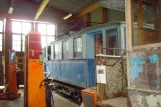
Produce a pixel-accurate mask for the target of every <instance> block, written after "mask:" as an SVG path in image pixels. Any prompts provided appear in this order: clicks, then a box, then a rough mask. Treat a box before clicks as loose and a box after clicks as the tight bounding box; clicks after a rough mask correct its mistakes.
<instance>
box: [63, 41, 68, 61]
mask: <svg viewBox="0 0 161 107" xmlns="http://www.w3.org/2000/svg"><path fill="white" fill-rule="evenodd" d="M68 58H69V48H68V41H64V42H63V59H68Z"/></svg>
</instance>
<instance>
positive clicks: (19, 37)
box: [12, 35, 21, 41]
mask: <svg viewBox="0 0 161 107" xmlns="http://www.w3.org/2000/svg"><path fill="white" fill-rule="evenodd" d="M12 40H17V41H21V35H12Z"/></svg>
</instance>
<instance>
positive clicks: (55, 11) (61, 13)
mask: <svg viewBox="0 0 161 107" xmlns="http://www.w3.org/2000/svg"><path fill="white" fill-rule="evenodd" d="M16 1H19V2H24V3H25V4H27V5H29V6H32V7H33V8H35V9H36V10H37V9H38V8H39V5H37V4H35V3H33V2H30V1H26V0H16ZM48 6H49V5H48ZM48 6H47V8H48ZM46 12H48V13H51V14H56V15H58V16H62V17H63V16H64V15H66V14H68V13H67V12H65V11H63V10H60V9H57V8H54V7H53V6H50V7H49V8H48V9H47V10H46Z"/></svg>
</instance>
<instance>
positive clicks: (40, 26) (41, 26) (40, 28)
mask: <svg viewBox="0 0 161 107" xmlns="http://www.w3.org/2000/svg"><path fill="white" fill-rule="evenodd" d="M38 31H39V32H40V33H41V34H42V35H46V24H38Z"/></svg>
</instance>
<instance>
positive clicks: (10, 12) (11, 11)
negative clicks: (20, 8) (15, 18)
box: [8, 0, 14, 14]
mask: <svg viewBox="0 0 161 107" xmlns="http://www.w3.org/2000/svg"><path fill="white" fill-rule="evenodd" d="M13 3H14V0H12V4H11V6H10V8H9V10H8V14H12V13H13Z"/></svg>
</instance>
